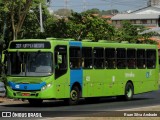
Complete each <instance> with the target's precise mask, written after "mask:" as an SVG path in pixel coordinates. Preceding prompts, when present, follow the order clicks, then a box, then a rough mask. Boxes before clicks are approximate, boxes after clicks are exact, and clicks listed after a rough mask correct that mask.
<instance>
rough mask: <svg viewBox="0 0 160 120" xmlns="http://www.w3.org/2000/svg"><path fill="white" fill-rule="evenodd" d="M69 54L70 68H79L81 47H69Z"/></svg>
mask: <svg viewBox="0 0 160 120" xmlns="http://www.w3.org/2000/svg"><path fill="white" fill-rule="evenodd" d="M69 55H70V57H69V58H70V68H71V69H79V68H81V65H82V64H81V63H82V61H81V49H80V47H70V49H69Z"/></svg>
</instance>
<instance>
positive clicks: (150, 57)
mask: <svg viewBox="0 0 160 120" xmlns="http://www.w3.org/2000/svg"><path fill="white" fill-rule="evenodd" d="M146 53H147V68H150V69H153V68H155V67H156V50H147V51H146Z"/></svg>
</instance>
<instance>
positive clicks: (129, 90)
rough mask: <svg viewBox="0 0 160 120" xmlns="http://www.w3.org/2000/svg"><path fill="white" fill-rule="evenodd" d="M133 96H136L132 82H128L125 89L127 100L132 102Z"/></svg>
mask: <svg viewBox="0 0 160 120" xmlns="http://www.w3.org/2000/svg"><path fill="white" fill-rule="evenodd" d="M133 94H134V88H133V85H132V83H131V82H128V83H127V84H126V87H125V95H124V98H125V100H127V101H129V100H132V98H133Z"/></svg>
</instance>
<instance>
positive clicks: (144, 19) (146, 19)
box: [111, 0, 160, 28]
mask: <svg viewBox="0 0 160 120" xmlns="http://www.w3.org/2000/svg"><path fill="white" fill-rule="evenodd" d="M111 20H112V23H113V25H115V26H116V27H121V23H122V21H124V20H127V21H130V22H131V23H132V24H134V25H144V26H146V27H149V28H153V27H160V0H149V2H148V6H147V7H145V8H141V9H138V10H135V11H132V12H129V13H125V14H117V15H115V16H113V17H112V18H111Z"/></svg>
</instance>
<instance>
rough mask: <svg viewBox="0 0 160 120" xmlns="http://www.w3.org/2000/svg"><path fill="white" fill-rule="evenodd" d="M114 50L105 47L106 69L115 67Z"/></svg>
mask: <svg viewBox="0 0 160 120" xmlns="http://www.w3.org/2000/svg"><path fill="white" fill-rule="evenodd" d="M115 55H116V51H115V49H114V48H106V49H105V57H106V58H105V65H106V68H108V69H115V68H116V59H115Z"/></svg>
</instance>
